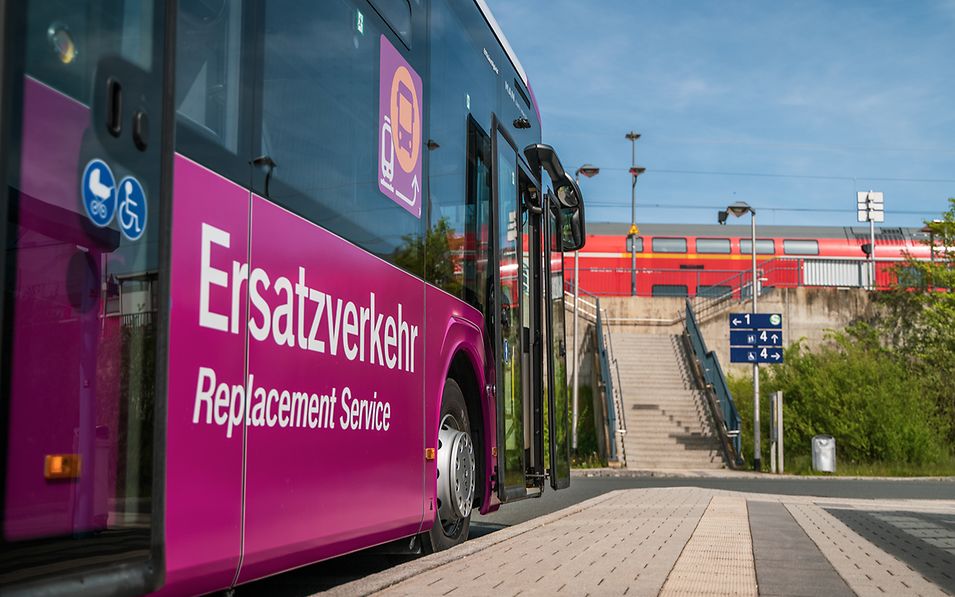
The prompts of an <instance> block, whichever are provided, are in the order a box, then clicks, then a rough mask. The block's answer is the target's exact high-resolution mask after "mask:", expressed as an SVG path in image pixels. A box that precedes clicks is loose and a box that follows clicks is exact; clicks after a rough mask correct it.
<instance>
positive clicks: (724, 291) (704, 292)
mask: <svg viewBox="0 0 955 597" xmlns="http://www.w3.org/2000/svg"><path fill="white" fill-rule="evenodd" d="M732 294H733V287H732V286H697V287H696V296H703V297H706V298H715V299H720V298H726V297H729V296H732Z"/></svg>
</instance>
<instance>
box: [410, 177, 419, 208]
mask: <svg viewBox="0 0 955 597" xmlns="http://www.w3.org/2000/svg"><path fill="white" fill-rule="evenodd" d="M411 188H412V189H413V190H414V196H413V197H412V198H411V204H412V205H414V204H415V203H417V202H418V191H420V190H421V185H419V184H418V175H417V174H415V176H414V178H412V179H411Z"/></svg>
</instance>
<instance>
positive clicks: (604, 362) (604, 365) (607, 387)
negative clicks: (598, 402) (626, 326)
mask: <svg viewBox="0 0 955 597" xmlns="http://www.w3.org/2000/svg"><path fill="white" fill-rule="evenodd" d="M596 303H597V320H596V325H595V331H596V335H597V360H598V362H599V363H600V381H601V385H602V386H603V388H604V400H605V401H606V403H607V450H608V454H607V456H608V460H617V437H616V436H617V416H616V412H615V411H616V410H617V409H616V407H615V405H614V399H613V397H614V383H613V381H614V380H613V376H612V375H611V374H610V372H611V369H610V357H609V355H608V353H607V346H606V342H604V328H605V326H604V325H603V322H602V319H603V318H602V317H601V312H600V299H597V300H596Z"/></svg>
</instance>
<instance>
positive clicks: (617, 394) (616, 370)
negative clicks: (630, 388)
mask: <svg viewBox="0 0 955 597" xmlns="http://www.w3.org/2000/svg"><path fill="white" fill-rule="evenodd" d="M606 318H607V317H606V315H605V314H602V315H601V319H606ZM604 330H606V332H607V354H608V356H609V358H610V363H611V364H613V370H612V371H611V375H613V377H614V386H613V389H614V392H613V397H614V407H615V408H616V409H617V423H618V424H617V433H618V434H620V435H625V434H626V433H627V421H626V419H625V418H624V417H623V390H622V388H621V384H620V366H619V365H618V364H617V355H615V354H614V352H613V332H612V331H611V326H609V325H606V326H604Z"/></svg>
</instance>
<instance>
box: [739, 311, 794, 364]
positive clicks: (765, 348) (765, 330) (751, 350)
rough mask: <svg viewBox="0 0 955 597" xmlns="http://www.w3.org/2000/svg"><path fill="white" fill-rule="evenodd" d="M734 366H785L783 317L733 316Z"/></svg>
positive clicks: (762, 315)
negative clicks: (747, 364) (742, 364)
mask: <svg viewBox="0 0 955 597" xmlns="http://www.w3.org/2000/svg"><path fill="white" fill-rule="evenodd" d="M729 323H730V362H731V363H754V364H758V363H770V364H773V363H782V362H783V349H782V345H783V329H782V328H783V316H782V315H780V314H779V313H730V317H729Z"/></svg>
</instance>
